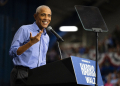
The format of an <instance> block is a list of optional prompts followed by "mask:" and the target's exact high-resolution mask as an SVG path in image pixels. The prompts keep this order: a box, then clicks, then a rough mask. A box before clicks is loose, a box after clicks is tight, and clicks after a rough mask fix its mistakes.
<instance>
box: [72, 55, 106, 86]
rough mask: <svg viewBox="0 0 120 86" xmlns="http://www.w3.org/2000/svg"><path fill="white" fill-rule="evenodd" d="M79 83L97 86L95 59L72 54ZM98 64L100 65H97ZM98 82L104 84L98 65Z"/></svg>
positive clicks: (100, 84) (99, 85) (99, 84)
mask: <svg viewBox="0 0 120 86" xmlns="http://www.w3.org/2000/svg"><path fill="white" fill-rule="evenodd" d="M71 59H72V64H73V67H74V72H75V76H76V81H77V84H83V85H91V86H95V78H96V71H95V61H93V60H89V59H84V58H80V57H75V56H71ZM97 66H98V65H97ZM97 69H98V74H97V84H98V86H104V85H103V81H102V77H101V73H100V70H99V66H98V68H97Z"/></svg>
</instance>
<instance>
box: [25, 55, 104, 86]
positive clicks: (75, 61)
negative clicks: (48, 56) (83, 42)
mask: <svg viewBox="0 0 120 86" xmlns="http://www.w3.org/2000/svg"><path fill="white" fill-rule="evenodd" d="M94 66H95V61H92V60H88V59H84V58H80V57H75V56H71V57H69V58H66V59H63V60H59V61H55V62H52V63H48V64H47V65H44V66H41V67H38V68H34V69H30V70H29V75H28V79H27V86H48V85H52V86H63V85H69V86H92V85H93V86H94V85H95V77H94V76H95V71H94V70H95V69H94ZM89 68H90V69H89ZM86 69H87V70H86ZM98 75H99V76H98V78H99V79H98V86H102V85H103V82H102V78H101V74H100V71H99V68H98Z"/></svg>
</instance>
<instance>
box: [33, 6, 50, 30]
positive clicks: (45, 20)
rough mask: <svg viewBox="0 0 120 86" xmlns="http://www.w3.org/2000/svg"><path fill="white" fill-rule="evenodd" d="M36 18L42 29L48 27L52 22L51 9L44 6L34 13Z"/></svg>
mask: <svg viewBox="0 0 120 86" xmlns="http://www.w3.org/2000/svg"><path fill="white" fill-rule="evenodd" d="M34 18H35V20H36V24H37V25H38V27H39V28H40V29H44V28H47V27H48V25H49V24H50V22H51V10H50V9H49V8H45V7H43V8H41V10H40V11H39V12H38V13H37V14H34Z"/></svg>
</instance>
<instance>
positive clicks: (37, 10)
mask: <svg viewBox="0 0 120 86" xmlns="http://www.w3.org/2000/svg"><path fill="white" fill-rule="evenodd" d="M43 7H45V8H48V9H50V8H49V7H48V6H47V5H41V6H39V7H37V9H36V13H38V12H39V11H40V9H41V8H43ZM50 10H51V9H50Z"/></svg>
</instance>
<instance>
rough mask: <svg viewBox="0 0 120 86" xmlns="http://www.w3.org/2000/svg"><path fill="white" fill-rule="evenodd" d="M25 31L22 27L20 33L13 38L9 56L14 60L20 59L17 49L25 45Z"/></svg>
mask: <svg viewBox="0 0 120 86" xmlns="http://www.w3.org/2000/svg"><path fill="white" fill-rule="evenodd" d="M24 34H25V31H24V29H23V27H20V28H19V29H18V31H17V32H16V33H15V36H14V38H13V41H12V44H11V47H10V50H9V55H10V56H11V57H12V58H14V57H18V55H17V49H18V48H19V47H20V46H22V45H23V43H24V39H25V35H24Z"/></svg>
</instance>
